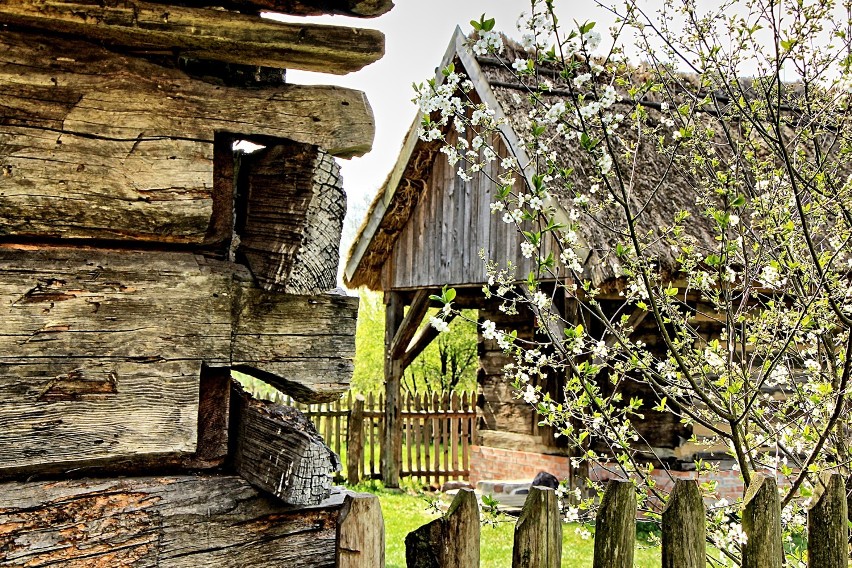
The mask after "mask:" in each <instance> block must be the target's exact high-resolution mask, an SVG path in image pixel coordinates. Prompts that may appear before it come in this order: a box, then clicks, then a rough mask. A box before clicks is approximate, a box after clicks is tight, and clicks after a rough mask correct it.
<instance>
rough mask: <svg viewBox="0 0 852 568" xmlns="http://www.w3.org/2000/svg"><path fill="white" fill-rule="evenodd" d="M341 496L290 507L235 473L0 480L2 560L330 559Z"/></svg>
mask: <svg viewBox="0 0 852 568" xmlns="http://www.w3.org/2000/svg"><path fill="white" fill-rule="evenodd" d="M347 495H350V493H349V492H337V493H334V494H333V495H332V496H331V497H330V498H329V499H327V500H326V501H324V502H322V503H321V504H320V505H318V506H316V507H310V508H294V507H291V506H286V505H284V504H282V503H280V502H277V500H276V499H274V498H272V497H269V496H267V495H265V494H263V493H261V492H259V491H257V490H256V489H254V488H253V487H252V486H251V485H249V484H248V483H247V482H246V481H245V480H243V479H242V478H241V477H238V476H234V475H188V476H166V475H164V476H158V477H135V478H134V477H131V478H120V479H80V480H67V481H55V480H54V481H45V482H13V483H5V484H0V535H2V537H0V543H2V546H3V564H4V565H10V566H23V565H30V566H172V567H174V568H196V567H198V566H221V567H222V568H226V567H234V568H236V567H241V566H252V567H254V568H272V567H280V566H293V567H296V566H334V565H335V557H336V556H337V553H338V552H337V549H338V545H337V534H336V533H337V525H338V523H339V522H340V515H341V508H342V505H343V501H344V499H345V497H346V496H347ZM367 536H372V535H367ZM358 544H359V545H360V543H358Z"/></svg>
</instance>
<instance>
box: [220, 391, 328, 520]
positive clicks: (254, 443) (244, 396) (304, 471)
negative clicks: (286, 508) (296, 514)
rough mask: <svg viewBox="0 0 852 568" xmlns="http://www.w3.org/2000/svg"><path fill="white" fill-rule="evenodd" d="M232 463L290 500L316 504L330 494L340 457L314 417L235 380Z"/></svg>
mask: <svg viewBox="0 0 852 568" xmlns="http://www.w3.org/2000/svg"><path fill="white" fill-rule="evenodd" d="M231 401H232V403H233V406H232V420H233V422H232V428H233V431H234V446H233V447H234V454H233V463H234V469H235V470H236V472H237V473H239V474H240V475H241V476H242V477H243V479H245V480H246V481H248V482H249V483H251V484H252V485H254V486H255V487H257V488H258V489H262V490H263V491H266V492H267V493H270V494H272V495H274V496H275V497H277V498H279V499H281V501H283V502H284V503H287V504H289V505H317V504H319V503H320V502H322V501H324V500H325V499H327V498H328V497H329V495H330V494H331V484H332V477H333V476H334V473H335V472H337V471H340V467H341V464H340V458H339V457H338V456H337V455H336V454H335V453H334V452H332V451H331V449H330V448H329V447H328V446H326V445H325V442H323V439H322V436H320V435H319V434H318V433H317V431H316V429H315V428H314V425H313V423H312V422H311V421H310V420H308V419H307V418H305V416H304V415H303V414H302V413H301V412H299V411H298V410H296V409H295V408H293V407H290V406H278V405H275V404H273V403H271V402H267V401H262V400H257V399H255V398H253V397H252V396H251V395H250V394H248V393H247V392H245V391H244V390H243V389H242V388H240V386H239V384H238V383H234V390H233V391H232V395H231Z"/></svg>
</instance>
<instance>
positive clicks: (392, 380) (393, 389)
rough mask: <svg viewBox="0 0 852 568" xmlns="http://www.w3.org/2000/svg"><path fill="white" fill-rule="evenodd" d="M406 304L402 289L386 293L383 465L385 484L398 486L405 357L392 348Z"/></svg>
mask: <svg viewBox="0 0 852 568" xmlns="http://www.w3.org/2000/svg"><path fill="white" fill-rule="evenodd" d="M404 306H405V304H404V303H403V301H402V298H401V297H400V294H399V292H391V291H388V292H385V431H384V444H383V446H382V459H381V465H382V481H384V483H385V486H386V487H399V465H400V463H399V462H400V456H401V452H402V429H401V427H400V426H401V416H400V411H401V408H400V379H401V378H402V360H401V358H400V357H394V356H393V349H392V347H393V339H394V337H395V336H396V332H397V329H398V328H399V326H400V324H401V323H402V319H403V308H404Z"/></svg>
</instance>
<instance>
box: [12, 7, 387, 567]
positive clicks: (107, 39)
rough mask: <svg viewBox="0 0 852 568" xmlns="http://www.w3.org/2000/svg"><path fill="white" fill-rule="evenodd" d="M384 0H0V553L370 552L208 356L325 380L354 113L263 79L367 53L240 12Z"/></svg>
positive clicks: (296, 450)
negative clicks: (343, 167)
mask: <svg viewBox="0 0 852 568" xmlns="http://www.w3.org/2000/svg"><path fill="white" fill-rule="evenodd" d="M211 4H212V5H213V6H210V5H211ZM391 6H392V3H391V2H390V0H227V1H221V2H218V1H217V0H209V1H205V2H195V1H190V2H181V5H180V6H178V5H171V4H169V3H168V2H166V1H162V2H159V1H158V2H142V1H135V0H0V310H2V317H0V566H19V565H21V566H23V565H26V566H43V565H63V566H90V565H91V566H125V565H132V566H159V565H161V564H162V565H166V564H167V565H169V566H184V565H186V566H204V565H209V564H213V563H216V564H221V565H224V566H267V565H268V566H273V565H275V566H279V565H281V564H282V563H285V562H288V561H289V560H288V559H292V560H293V562H294V564H295V565H299V566H319V565H328V564H333V563H335V562H336V563H337V564H338V565H341V566H343V565H352V566H355V565H358V566H372V565H379V564H378V563H379V562H380V557H381V546H380V545H381V544H382V543H381V538H379V537H380V536H381V512H380V511H379V509H378V507H377V504H375V503H374V502H373V501H372V500H371V498H368V497H364V496H357V495H354V494H345V493H341V492H340V490H335V489H334V488H333V487H332V485H331V478H332V475H333V473H334V472H335V471H336V470H337V469H339V460H338V458H337V456H336V455H334V453H333V452H331V451H330V450H329V449H328V447H327V446H326V445H325V444H324V443H323V441H322V439H321V437H319V436H318V435H317V433H316V432H315V431H314V430H313V428H312V426H311V425H310V423H309V422H308V421H306V420H304V419H302V418H301V417H300V416H299V415H298V413H296V412H295V411H293V410H291V409H285V408H281V407H274V406H273V405H270V404H268V403H265V402H263V401H258V400H255V399H253V398H252V397H251V396H250V395H248V394H247V393H245V392H243V391H242V390H241V389H239V387H238V386H236V385H235V384H233V383H232V379H231V370H232V369H235V370H239V371H241V372H243V373H246V374H249V375H253V376H255V377H257V378H260V379H262V380H264V381H266V382H268V383H269V384H271V385H273V386H275V387H276V388H278V389H280V390H282V391H284V392H285V393H287V394H290V395H292V396H293V397H294V398H295V399H297V400H301V401H306V402H316V401H326V400H331V399H333V398H335V397H337V396H339V395H340V394H341V393H342V392H343V391H345V390H346V388H347V387H348V381H349V378H350V376H351V371H352V356H353V355H354V333H355V317H356V312H357V300H356V299H353V298H349V297H347V296H345V295H341V294H337V293H334V291H333V290H332V288H334V286H335V282H336V271H337V259H338V254H339V251H338V247H339V241H340V229H341V224H342V218H343V214H344V212H345V197H344V195H343V192H342V188H341V180H340V176H339V171H338V169H337V165H336V163H335V162H334V157H351V156H357V155H360V154H363V153H364V152H366V151H368V150H369V149H370V146H371V144H372V139H373V116H372V111H371V109H370V107H369V104H368V103H367V101H366V99H365V97H364V95H363V93H361V92H358V91H352V90H348V89H343V88H339V87H333V86H331V87H316V86H298V85H291V84H287V83H286V82H285V80H284V79H285V78H286V75H285V70H286V69H287V68H293V69H307V70H313V71H323V72H330V73H337V74H341V73H347V72H350V71H353V70H357V69H359V68H361V67H363V66H364V65H366V64H369V63H371V62H373V61H375V60H376V59H378V58H379V57H381V55H382V54H383V50H384V43H383V41H384V40H383V37H382V35H381V34H380V33H379V32H376V31H373V30H365V29H356V28H349V27H338V26H320V25H311V24H305V23H298V24H294V23H286V24H285V23H280V22H277V21H274V20H271V19H267V18H261V17H260V11H262V10H263V11H267V10H271V11H279V12H286V13H290V14H296V15H306V14H317V13H340V14H348V15H355V16H362V17H370V16H376V15H379V14H381V13H383V12H385V11H387V10H388V9H390V7H391ZM240 140H246V141H251V142H254V143H255V144H259V145H261V146H263V147H264V149H262V150H260V151H258V152H256V153H255V154H252V155H244V154H242V153H241V152H240V151H238V150H235V143H236V142H237V141H240ZM364 523H366V525H367V526H369V527H372V526H374V525H375V526H376V529H375V530H372V529H371V530H367V531H366V533H368V534H367V537H365V536H364V534H365V529H364V526H362V525H364ZM359 535H360V536H359ZM377 535H378V536H377ZM341 542H345V543H346V544H345V546H344V547H341V545H340V543H341ZM377 542H378V544H377ZM249 544H251V546H249ZM347 563H348V564H347Z"/></svg>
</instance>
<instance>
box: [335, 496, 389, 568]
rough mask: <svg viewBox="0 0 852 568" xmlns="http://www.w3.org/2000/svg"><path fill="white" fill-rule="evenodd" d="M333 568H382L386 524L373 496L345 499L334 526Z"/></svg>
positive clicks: (376, 499) (377, 500) (383, 563)
mask: <svg viewBox="0 0 852 568" xmlns="http://www.w3.org/2000/svg"><path fill="white" fill-rule="evenodd" d="M336 568H385V520H384V518H383V517H382V505H381V504H380V503H379V498H378V497H376V496H375V495H369V494H357V493H356V494H352V495H347V496H346V499H345V500H344V502H343V508H342V509H341V511H340V517H339V521H338V523H337V565H336Z"/></svg>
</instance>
